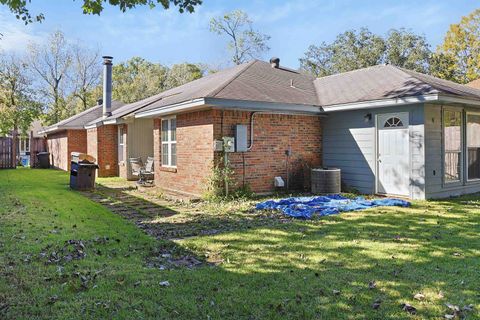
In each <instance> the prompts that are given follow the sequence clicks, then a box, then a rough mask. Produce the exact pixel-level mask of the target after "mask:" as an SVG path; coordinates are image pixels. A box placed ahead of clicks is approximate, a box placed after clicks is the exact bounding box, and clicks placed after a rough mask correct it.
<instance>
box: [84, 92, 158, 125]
mask: <svg viewBox="0 0 480 320" xmlns="http://www.w3.org/2000/svg"><path fill="white" fill-rule="evenodd" d="M160 95H161V94H157V95H155V96H152V97H148V98H146V99H143V100H140V101H137V102H133V103H129V104H125V105H123V106H121V107H119V108H117V109H115V110H112V115H111V116H109V117H106V118H104V117H103V116H100V117H98V118H96V119H94V120H92V121H90V122H89V123H87V124H86V125H85V126H86V127H95V126H99V125H101V124H104V123H109V122H112V123H116V122H117V120H119V119H120V118H122V117H126V116H128V115H129V114H131V113H133V112H135V111H137V110H138V109H140V108H142V107H145V106H148V105H149V104H150V103H152V102H155V101H157V100H159V99H161V98H160V97H159V96H160Z"/></svg>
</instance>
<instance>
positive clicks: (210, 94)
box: [205, 59, 258, 97]
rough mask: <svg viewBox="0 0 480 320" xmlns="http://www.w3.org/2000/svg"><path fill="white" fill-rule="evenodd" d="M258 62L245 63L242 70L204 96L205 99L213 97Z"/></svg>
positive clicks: (254, 60) (255, 60)
mask: <svg viewBox="0 0 480 320" xmlns="http://www.w3.org/2000/svg"><path fill="white" fill-rule="evenodd" d="M257 61H258V60H257V59H253V60H252V61H250V62H248V63H245V65H244V66H243V68H241V69H240V70H239V71H237V73H235V74H234V75H233V76H232V77H231V78H230V79H228V80H226V81H225V82H224V83H222V84H220V85H219V86H218V87H216V88H215V89H213V90H212V91H211V92H210V93H208V94H206V95H205V96H207V97H215V96H216V95H217V94H219V93H220V92H221V91H222V90H223V89H225V88H226V87H227V86H228V85H229V84H231V83H232V82H233V81H234V80H235V79H237V78H238V77H239V76H240V75H241V74H243V73H244V72H245V71H246V70H248V69H249V68H250V67H251V66H252V65H254V64H255V63H256V62H257Z"/></svg>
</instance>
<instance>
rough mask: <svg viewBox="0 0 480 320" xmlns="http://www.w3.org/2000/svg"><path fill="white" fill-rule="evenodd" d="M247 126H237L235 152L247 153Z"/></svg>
mask: <svg viewBox="0 0 480 320" xmlns="http://www.w3.org/2000/svg"><path fill="white" fill-rule="evenodd" d="M247 144H248V142H247V126H246V125H244V124H237V125H236V126H235V152H247V151H248V145H247Z"/></svg>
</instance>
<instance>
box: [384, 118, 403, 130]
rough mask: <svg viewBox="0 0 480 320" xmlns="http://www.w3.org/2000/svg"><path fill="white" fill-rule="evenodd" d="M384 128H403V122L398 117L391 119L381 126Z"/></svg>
mask: <svg viewBox="0 0 480 320" xmlns="http://www.w3.org/2000/svg"><path fill="white" fill-rule="evenodd" d="M383 127H384V128H396V127H403V122H402V120H400V118H398V117H391V118H389V119H388V120H387V121H385V124H384V125H383Z"/></svg>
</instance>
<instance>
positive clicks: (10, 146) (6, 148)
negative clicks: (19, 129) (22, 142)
mask: <svg viewBox="0 0 480 320" xmlns="http://www.w3.org/2000/svg"><path fill="white" fill-rule="evenodd" d="M15 151H16V150H15V148H14V143H13V138H11V137H0V169H14V168H15V167H16V160H15V158H16V157H15Z"/></svg>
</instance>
